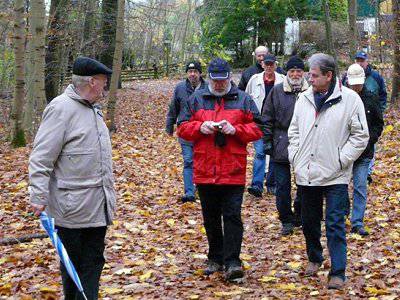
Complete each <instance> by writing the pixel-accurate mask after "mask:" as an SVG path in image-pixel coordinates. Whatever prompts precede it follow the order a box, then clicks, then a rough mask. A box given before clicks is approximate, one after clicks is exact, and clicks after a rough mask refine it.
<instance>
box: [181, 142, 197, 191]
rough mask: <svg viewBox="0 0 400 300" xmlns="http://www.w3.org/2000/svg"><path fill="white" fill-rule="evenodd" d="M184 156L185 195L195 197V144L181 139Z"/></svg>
mask: <svg viewBox="0 0 400 300" xmlns="http://www.w3.org/2000/svg"><path fill="white" fill-rule="evenodd" d="M179 143H180V144H181V148H182V156H183V185H184V188H185V196H188V197H194V185H193V144H191V143H189V142H187V141H185V140H182V139H179Z"/></svg>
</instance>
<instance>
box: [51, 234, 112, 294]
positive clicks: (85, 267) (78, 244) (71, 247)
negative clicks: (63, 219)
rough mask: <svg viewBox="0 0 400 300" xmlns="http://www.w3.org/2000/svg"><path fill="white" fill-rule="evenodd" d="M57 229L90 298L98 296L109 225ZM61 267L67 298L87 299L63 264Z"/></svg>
mask: <svg viewBox="0 0 400 300" xmlns="http://www.w3.org/2000/svg"><path fill="white" fill-rule="evenodd" d="M56 228H57V230H58V235H59V237H60V239H61V241H62V243H63V244H64V247H65V249H66V250H67V253H68V255H69V257H70V259H71V261H72V263H73V264H74V267H75V269H76V271H77V272H78V275H79V278H80V280H81V283H82V286H83V290H84V292H85V295H86V297H87V299H88V300H95V299H98V293H99V280H100V275H101V271H102V270H103V266H104V263H105V260H104V255H103V252H104V247H105V244H104V238H105V235H106V230H107V227H105V226H104V227H93V228H79V229H69V228H64V227H59V226H57V227H56ZM60 269H61V277H62V282H63V290H64V297H65V300H78V299H79V300H81V299H84V298H83V297H82V296H81V293H80V292H79V291H78V289H77V287H76V285H75V283H74V282H73V280H72V279H71V278H70V276H69V275H68V273H67V270H66V269H65V267H64V265H63V264H62V263H61V264H60Z"/></svg>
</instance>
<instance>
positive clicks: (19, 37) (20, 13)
mask: <svg viewBox="0 0 400 300" xmlns="http://www.w3.org/2000/svg"><path fill="white" fill-rule="evenodd" d="M24 5H25V3H24V0H15V4H14V55H15V88H14V100H13V106H12V112H11V121H12V133H11V134H12V141H11V144H12V146H13V147H15V148H16V147H23V146H25V145H26V141H25V132H24V128H23V122H22V116H23V115H22V112H23V106H24V100H25V99H24V97H25V89H24V87H25V70H24V67H25V66H24V64H25V17H24V12H25V6H24Z"/></svg>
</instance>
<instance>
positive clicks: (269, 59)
mask: <svg viewBox="0 0 400 300" xmlns="http://www.w3.org/2000/svg"><path fill="white" fill-rule="evenodd" d="M264 62H265V63H272V62H276V57H275V56H274V55H272V54H267V55H265V56H264Z"/></svg>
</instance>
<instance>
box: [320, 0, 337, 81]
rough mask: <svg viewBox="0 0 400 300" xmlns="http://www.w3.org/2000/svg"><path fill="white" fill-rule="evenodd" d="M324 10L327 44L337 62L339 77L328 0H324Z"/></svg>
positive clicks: (329, 51)
mask: <svg viewBox="0 0 400 300" xmlns="http://www.w3.org/2000/svg"><path fill="white" fill-rule="evenodd" d="M322 5H323V10H324V12H325V19H324V20H325V32H326V42H327V46H328V53H329V54H330V55H332V56H333V58H334V59H335V62H336V74H337V75H339V72H338V64H337V58H336V51H335V48H334V45H333V37H332V23H331V16H330V9H329V3H328V1H327V0H322Z"/></svg>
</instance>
